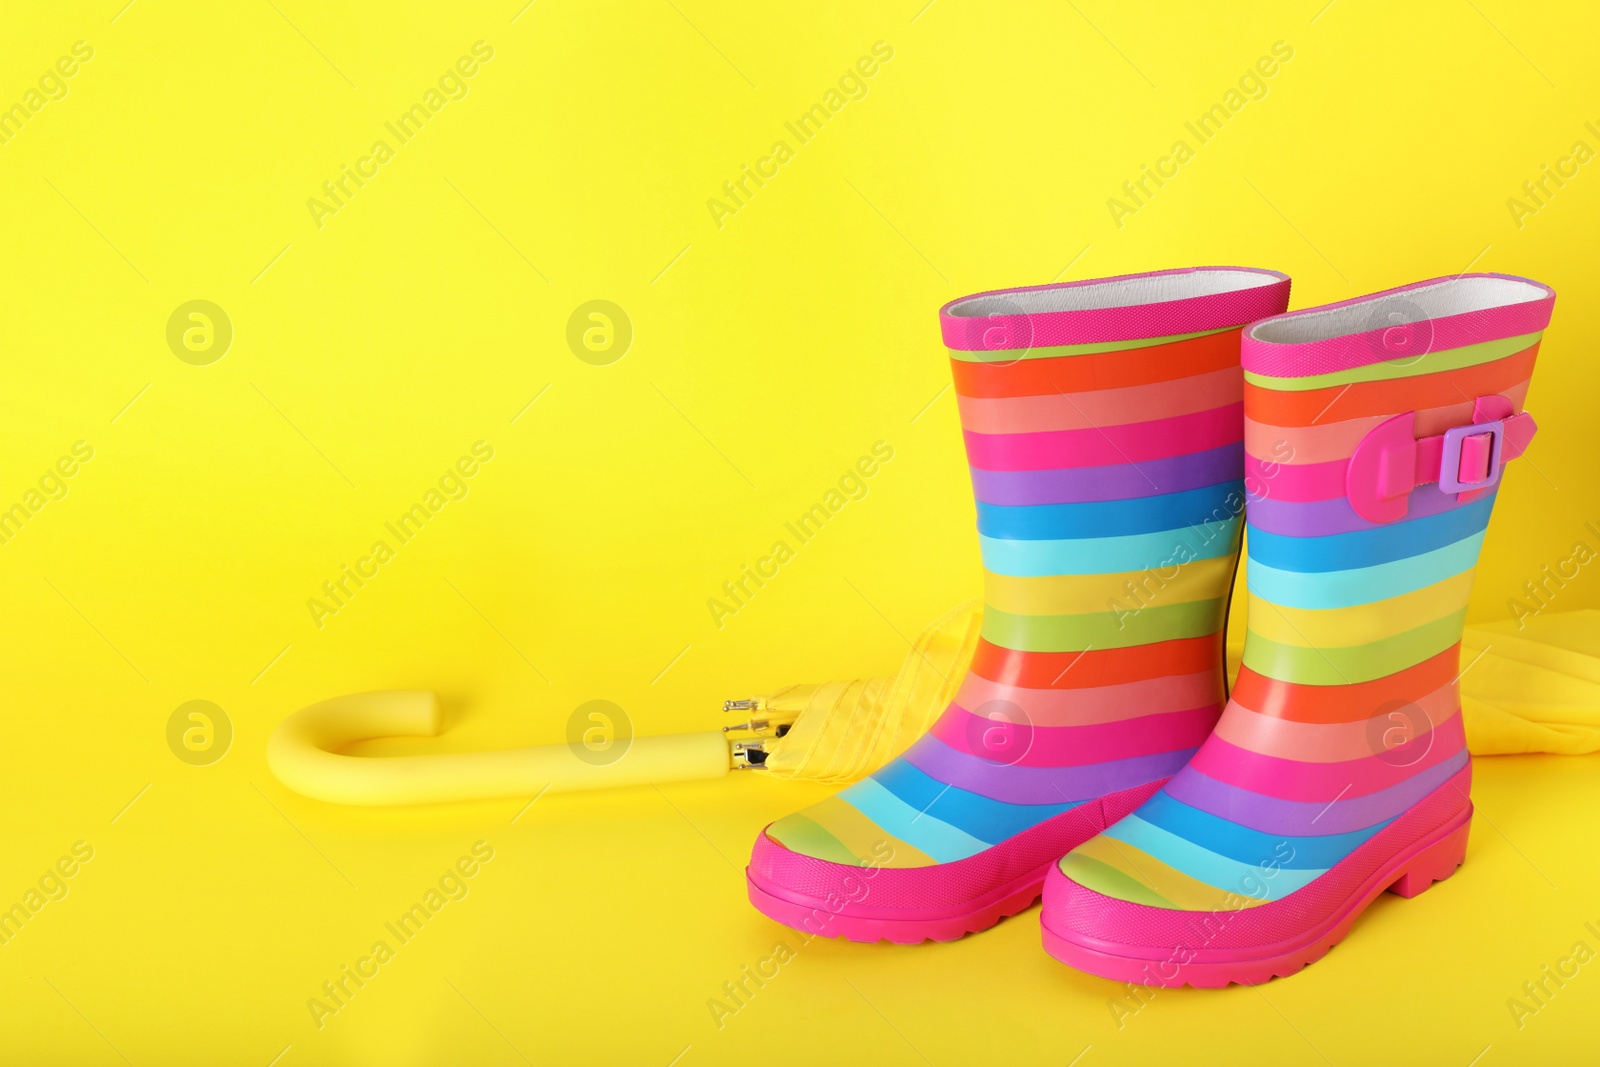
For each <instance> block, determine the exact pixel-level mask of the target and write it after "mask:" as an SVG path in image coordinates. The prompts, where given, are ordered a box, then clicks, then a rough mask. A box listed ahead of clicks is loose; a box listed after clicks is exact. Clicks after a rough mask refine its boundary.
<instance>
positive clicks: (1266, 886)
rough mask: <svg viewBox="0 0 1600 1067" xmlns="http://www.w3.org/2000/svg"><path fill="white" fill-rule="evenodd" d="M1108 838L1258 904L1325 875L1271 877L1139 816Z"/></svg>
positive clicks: (1285, 872) (1281, 871)
mask: <svg viewBox="0 0 1600 1067" xmlns="http://www.w3.org/2000/svg"><path fill="white" fill-rule="evenodd" d="M1105 835H1106V836H1107V837H1109V838H1111V839H1112V840H1114V841H1122V842H1124V843H1126V844H1129V845H1132V846H1133V847H1134V848H1136V849H1139V850H1140V851H1142V852H1145V853H1148V854H1149V855H1151V856H1154V857H1155V858H1156V859H1158V860H1160V861H1161V862H1162V863H1165V864H1166V865H1167V866H1168V867H1171V868H1172V869H1173V870H1175V871H1181V872H1182V873H1184V874H1187V875H1188V876H1189V877H1190V878H1193V879H1195V880H1196V881H1198V882H1204V883H1206V884H1207V885H1209V886H1213V887H1215V888H1217V889H1221V890H1223V891H1224V892H1232V893H1238V894H1239V895H1240V896H1248V897H1255V898H1256V899H1258V900H1282V899H1283V898H1284V897H1286V896H1288V895H1289V894H1290V893H1293V892H1294V891H1295V890H1296V889H1302V888H1304V887H1305V886H1307V885H1309V884H1310V883H1311V882H1313V881H1314V880H1316V878H1317V877H1318V876H1320V875H1321V874H1322V873H1323V872H1322V871H1320V870H1291V869H1290V868H1287V867H1279V868H1278V869H1277V870H1275V871H1272V872H1271V873H1268V872H1266V871H1263V870H1262V869H1261V868H1260V867H1259V866H1258V865H1257V864H1258V863H1259V861H1258V860H1251V861H1249V862H1241V861H1239V860H1236V859H1233V858H1231V857H1229V856H1220V855H1218V854H1217V853H1215V852H1212V851H1211V850H1210V849H1208V848H1204V847H1202V846H1200V845H1197V844H1195V843H1194V842H1193V841H1190V840H1188V839H1187V838H1183V837H1179V836H1178V835H1176V834H1173V833H1170V832H1168V831H1166V830H1163V829H1162V828H1161V827H1159V826H1156V825H1155V824H1154V823H1148V822H1145V821H1144V820H1143V819H1141V818H1140V817H1139V815H1138V814H1133V815H1129V816H1127V817H1126V818H1124V819H1123V820H1122V821H1121V822H1118V823H1116V824H1114V825H1113V826H1112V827H1111V828H1110V829H1108V830H1106V831H1105ZM1158 881H1159V879H1158Z"/></svg>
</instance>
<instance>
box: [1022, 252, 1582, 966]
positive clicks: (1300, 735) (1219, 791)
mask: <svg viewBox="0 0 1600 1067" xmlns="http://www.w3.org/2000/svg"><path fill="white" fill-rule="evenodd" d="M1554 302H1555V294H1554V293H1553V292H1552V291H1551V290H1550V289H1549V288H1547V287H1546V286H1543V285H1541V284H1539V283H1537V282H1532V281H1528V280H1526V279H1522V278H1512V277H1506V276H1501V275H1488V274H1477V275H1464V276H1460V277H1456V278H1442V279H1435V280H1433V281H1428V282H1421V283H1419V284H1417V285H1411V286H1406V287H1404V288H1401V289H1394V290H1390V291H1388V292H1384V293H1378V294H1375V295H1373V296H1367V297H1362V298H1359V299H1356V300H1350V301H1346V302H1344V303H1340V304H1331V305H1328V306H1327V307H1322V308H1313V309H1310V310H1307V311H1297V312H1294V313H1292V314H1289V315H1283V316H1279V317H1277V318H1273V319H1268V320H1267V321H1265V322H1261V323H1256V324H1255V325H1253V326H1251V327H1250V328H1248V329H1247V330H1246V331H1245V332H1244V341H1243V362H1244V369H1245V393H1244V414H1245V450H1246V453H1247V455H1246V459H1245V468H1246V483H1245V484H1246V488H1247V491H1248V494H1247V506H1246V512H1245V515H1246V520H1247V524H1248V533H1247V537H1246V546H1247V547H1246V550H1247V553H1248V563H1247V564H1246V567H1245V581H1246V584H1247V587H1248V590H1249V625H1248V629H1247V634H1246V643H1245V650H1244V664H1243V667H1242V669H1241V670H1240V672H1239V677H1238V679H1237V680H1236V682H1235V684H1234V689H1233V694H1232V698H1231V699H1230V700H1229V702H1228V706H1227V708H1226V709H1225V710H1224V712H1223V714H1222V719H1221V721H1220V722H1219V723H1218V724H1217V729H1216V732H1215V733H1214V734H1213V735H1212V736H1211V737H1210V738H1209V739H1208V740H1207V741H1206V743H1205V744H1204V745H1202V746H1201V748H1200V751H1199V752H1197V753H1196V754H1195V756H1194V758H1193V759H1192V760H1191V761H1190V762H1189V765H1188V766H1187V767H1185V768H1184V769H1183V770H1182V771H1180V772H1179V773H1178V774H1177V775H1175V776H1174V777H1173V779H1172V780H1171V781H1170V782H1168V783H1167V784H1166V785H1165V786H1164V787H1162V789H1161V790H1160V791H1159V792H1157V793H1156V794H1155V795H1154V796H1153V797H1151V799H1150V800H1148V801H1147V802H1145V803H1144V804H1143V805H1142V806H1141V807H1140V808H1139V809H1138V810H1137V811H1135V812H1134V813H1133V814H1131V815H1129V816H1128V817H1127V818H1125V819H1123V820H1122V821H1120V822H1118V823H1117V824H1116V825H1114V826H1112V827H1111V828H1110V829H1109V830H1107V831H1106V832H1105V833H1103V834H1100V835H1099V836H1097V837H1095V838H1094V839H1093V840H1091V841H1089V842H1087V843H1086V844H1084V845H1082V846H1081V847H1079V848H1077V849H1076V850H1074V851H1073V852H1071V853H1070V854H1069V855H1067V856H1066V857H1065V858H1063V859H1062V861H1061V862H1060V864H1059V865H1058V867H1057V868H1056V869H1054V870H1052V871H1051V872H1050V877H1049V879H1048V881H1047V884H1046V886H1045V892H1044V910H1043V912H1042V914H1041V924H1042V926H1043V929H1044V942H1045V947H1046V949H1047V950H1048V951H1049V952H1050V953H1051V954H1052V955H1054V956H1055V957H1057V958H1058V959H1061V960H1063V961H1065V962H1066V963H1069V964H1071V965H1072V966H1074V967H1076V968H1078V969H1079V970H1083V971H1088V972H1090V973H1092V974H1097V975H1101V976H1103V977H1106V978H1112V979H1116V980H1118V981H1125V982H1131V983H1135V984H1139V985H1156V986H1179V985H1192V986H1212V987H1216V986H1223V985H1226V984H1228V983H1229V982H1237V983H1240V984H1244V985H1249V984H1254V983H1259V982H1264V981H1267V980H1269V979H1271V978H1273V977H1275V976H1282V975H1288V974H1292V973H1294V972H1295V971H1298V970H1300V969H1301V968H1302V967H1304V966H1305V965H1306V964H1308V963H1311V962H1313V961H1315V960H1317V959H1318V958H1320V957H1321V956H1322V955H1324V954H1325V953H1327V952H1328V950H1329V949H1330V948H1332V947H1333V945H1335V944H1336V943H1338V942H1339V941H1340V940H1341V939H1342V938H1343V937H1344V936H1345V934H1346V933H1347V932H1348V931H1349V929H1350V926H1351V924H1352V923H1353V922H1354V921H1355V919H1356V917H1357V916H1358V915H1359V914H1360V912H1361V911H1362V909H1364V908H1365V907H1366V906H1367V905H1368V904H1370V903H1371V902H1372V901H1373V900H1374V899H1375V898H1376V897H1377V896H1378V895H1379V894H1380V893H1382V892H1383V891H1384V890H1386V889H1387V890H1390V891H1392V892H1394V893H1397V894H1399V895H1400V896H1402V897H1414V896H1416V895H1417V894H1418V893H1421V892H1422V891H1423V890H1425V889H1427V888H1428V887H1429V886H1430V885H1432V884H1433V883H1434V882H1437V881H1440V880H1442V879H1445V878H1448V877H1450V875H1451V874H1452V873H1453V872H1454V871H1455V869H1456V867H1457V865H1459V864H1460V863H1461V861H1462V858H1463V855H1464V853H1465V849H1466V844H1467V832H1468V827H1469V825H1470V823H1471V819H1472V803H1471V800H1470V799H1469V794H1470V788H1471V779H1472V768H1471V761H1470V759H1469V757H1468V754H1467V749H1466V741H1465V735H1464V733H1463V731H1462V722H1461V704H1460V698H1459V695H1458V692H1457V683H1458V681H1459V679H1460V676H1461V673H1462V670H1463V668H1462V666H1461V665H1460V663H1459V660H1460V641H1461V634H1462V627H1463V617H1464V615H1465V611H1466V606H1467V596H1468V593H1469V592H1470V590H1471V586H1472V572H1473V567H1474V566H1475V565H1476V563H1477V559H1478V550H1479V547H1480V546H1481V544H1482V543H1483V536H1484V529H1485V527H1486V525H1487V524H1488V522H1489V512H1490V510H1491V509H1492V508H1493V507H1494V501H1495V492H1496V490H1497V487H1498V483H1499V479H1500V476H1501V471H1502V469H1503V466H1504V464H1505V463H1507V462H1509V461H1510V460H1512V459H1513V458H1515V457H1517V456H1518V455H1520V454H1521V453H1522V451H1523V449H1524V448H1526V447H1527V444H1528V441H1529V439H1530V438H1531V437H1532V436H1533V432H1534V429H1535V426H1534V422H1533V419H1532V417H1531V416H1529V415H1528V414H1526V413H1525V412H1523V398H1524V396H1525V395H1526V393H1527V388H1528V380H1529V377H1530V376H1531V374H1532V373H1533V363H1534V358H1535V356H1536V354H1537V353H1538V350H1539V340H1540V337H1541V335H1542V332H1543V330H1544V328H1545V326H1546V325H1547V324H1548V323H1549V321H1550V312H1551V308H1552V306H1553V304H1554ZM1468 668H1469V669H1470V664H1469V665H1468Z"/></svg>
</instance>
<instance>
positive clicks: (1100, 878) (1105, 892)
mask: <svg viewBox="0 0 1600 1067" xmlns="http://www.w3.org/2000/svg"><path fill="white" fill-rule="evenodd" d="M1061 873H1062V874H1064V875H1066V876H1067V877H1068V878H1071V879H1072V880H1073V881H1074V882H1077V883H1078V884H1079V885H1081V886H1083V888H1085V889H1092V890H1094V891H1095V892H1096V893H1099V894H1100V895H1101V896H1103V897H1110V898H1111V899H1113V900H1126V901H1127V902H1128V903H1130V904H1146V905H1149V906H1150V907H1152V908H1172V907H1173V903H1172V901H1170V900H1168V899H1167V898H1166V897H1164V896H1161V895H1160V894H1158V893H1156V892H1155V890H1153V889H1151V888H1150V887H1149V886H1147V885H1145V884H1144V883H1143V882H1137V881H1135V880H1134V879H1133V878H1132V877H1131V876H1129V875H1128V874H1126V873H1124V872H1123V871H1119V870H1117V869H1116V868H1115V867H1113V866H1111V865H1110V864H1109V863H1106V862H1105V861H1104V860H1097V859H1095V858H1094V857H1093V856H1080V855H1078V854H1077V853H1076V852H1069V853H1067V854H1066V855H1065V856H1063V857H1062V858H1061Z"/></svg>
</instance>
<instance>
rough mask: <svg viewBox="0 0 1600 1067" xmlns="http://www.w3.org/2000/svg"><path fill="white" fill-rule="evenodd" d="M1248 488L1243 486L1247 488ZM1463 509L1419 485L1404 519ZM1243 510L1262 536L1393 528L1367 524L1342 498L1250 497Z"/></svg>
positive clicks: (1451, 499) (1450, 496)
mask: <svg viewBox="0 0 1600 1067" xmlns="http://www.w3.org/2000/svg"><path fill="white" fill-rule="evenodd" d="M1249 484H1250V483H1249V482H1248V481H1247V482H1246V483H1245V485H1246V486H1247V487H1248V486H1249ZM1468 503H1471V501H1468ZM1464 506H1465V505H1464V504H1462V503H1461V502H1459V501H1457V500H1456V497H1455V494H1454V493H1441V492H1440V491H1439V487H1438V486H1437V485H1419V486H1417V488H1415V489H1413V490H1412V491H1411V496H1410V499H1409V503H1408V504H1407V509H1408V510H1407V511H1406V519H1423V518H1427V517H1428V516H1429V515H1440V514H1443V513H1444V512H1446V511H1450V510H1452V509H1454V508H1458V507H1464ZM1246 509H1247V510H1246V514H1247V516H1248V518H1247V521H1248V522H1249V523H1250V525H1251V526H1253V527H1255V528H1256V529H1258V530H1261V531H1262V532H1263V533H1271V534H1283V535H1284V536H1286V537H1326V536H1328V535H1330V534H1342V533H1354V532H1356V531H1357V530H1376V529H1377V528H1378V527H1380V526H1393V525H1394V523H1392V522H1368V521H1367V520H1366V519H1363V518H1362V517H1361V516H1359V515H1357V514H1356V512H1355V509H1354V508H1352V507H1351V506H1350V501H1349V500H1348V499H1347V498H1345V497H1342V496H1340V497H1334V498H1333V499H1331V500H1311V501H1294V500H1274V499H1272V497H1271V496H1270V495H1269V496H1264V497H1263V496H1254V495H1251V496H1249V497H1248V498H1247V502H1246Z"/></svg>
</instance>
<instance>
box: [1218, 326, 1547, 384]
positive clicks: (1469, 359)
mask: <svg viewBox="0 0 1600 1067" xmlns="http://www.w3.org/2000/svg"><path fill="white" fill-rule="evenodd" d="M1542 336H1544V331H1542V330H1541V331H1539V332H1538V333H1525V334H1523V335H1522V336H1520V337H1506V338H1502V339H1501V340H1499V341H1483V342H1480V343H1479V344H1475V345H1463V346H1461V347H1460V348H1447V349H1444V350H1442V351H1439V352H1424V353H1423V354H1422V355H1420V356H1407V357H1406V358H1404V359H1396V360H1390V361H1385V362H1383V363H1372V364H1369V365H1367V366H1365V367H1352V368H1350V369H1349V370H1339V371H1334V372H1332V373H1331V374H1312V375H1309V376H1307V377H1304V378H1273V377H1270V376H1268V375H1265V374H1257V373H1255V372H1254V371H1248V370H1247V371H1245V372H1244V380H1245V381H1247V382H1249V383H1250V384H1251V385H1259V386H1261V387H1263V388H1266V389H1275V390H1278V391H1280V392H1282V391H1287V392H1296V393H1298V392H1301V391H1304V390H1307V389H1326V388H1328V387H1329V386H1334V385H1348V384H1350V383H1352V382H1381V381H1391V380H1393V379H1396V378H1414V377H1416V376H1417V375H1419V374H1440V373H1443V372H1444V371H1452V370H1460V369H1461V368H1462V367H1476V366H1478V365H1479V364H1482V363H1492V362H1494V361H1495V360H1497V359H1504V358H1505V357H1507V356H1514V355H1516V354H1517V353H1518V352H1521V351H1522V350H1523V349H1525V348H1529V347H1531V346H1533V345H1535V344H1537V343H1538V342H1539V338H1540V337H1542Z"/></svg>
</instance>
